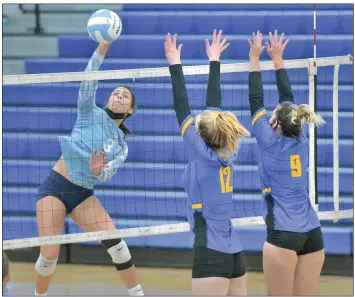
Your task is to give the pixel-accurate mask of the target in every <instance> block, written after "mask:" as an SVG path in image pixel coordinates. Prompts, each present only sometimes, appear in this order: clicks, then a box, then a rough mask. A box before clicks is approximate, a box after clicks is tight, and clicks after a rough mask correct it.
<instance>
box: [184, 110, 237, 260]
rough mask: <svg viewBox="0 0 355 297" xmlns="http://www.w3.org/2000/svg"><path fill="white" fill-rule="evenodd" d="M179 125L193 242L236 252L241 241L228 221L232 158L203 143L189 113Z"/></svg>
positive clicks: (231, 185) (231, 207)
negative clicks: (220, 154) (221, 155)
mask: <svg viewBox="0 0 355 297" xmlns="http://www.w3.org/2000/svg"><path fill="white" fill-rule="evenodd" d="M181 127H182V130H181V132H182V135H183V138H184V143H185V146H186V149H187V152H188V159H189V162H188V165H187V167H186V169H185V172H184V174H183V187H184V188H185V191H186V193H187V196H188V202H187V210H188V211H187V213H188V221H189V224H190V227H191V230H193V231H194V234H195V245H196V246H204V247H207V248H210V249H213V250H216V251H220V252H224V253H229V254H232V253H238V252H240V251H242V245H241V243H240V241H239V237H238V234H237V229H235V228H233V226H232V223H231V219H232V210H233V200H232V198H233V167H232V160H233V158H230V159H229V160H225V159H223V158H222V157H220V156H219V155H218V154H217V153H216V152H215V151H214V150H213V149H212V148H211V147H209V146H208V145H207V144H206V142H205V141H204V140H203V139H202V138H201V136H200V134H199V133H198V131H197V129H196V127H195V124H194V118H193V117H192V115H189V116H188V117H187V118H186V119H185V120H184V121H183V123H182V124H181Z"/></svg>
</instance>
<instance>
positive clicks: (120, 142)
mask: <svg viewBox="0 0 355 297" xmlns="http://www.w3.org/2000/svg"><path fill="white" fill-rule="evenodd" d="M103 59H104V56H100V55H98V54H97V53H96V52H95V53H94V54H93V55H92V57H91V59H90V61H89V64H88V65H87V67H86V70H85V71H97V70H99V68H100V65H101V63H102V61H103ZM97 87H98V81H84V82H82V83H81V86H80V90H79V97H78V116H77V120H76V122H75V125H74V128H73V131H72V133H71V135H70V136H60V137H59V142H60V146H61V150H62V154H63V157H64V160H65V164H66V167H67V169H68V172H69V176H70V178H71V180H72V181H73V183H74V184H76V185H79V186H81V187H84V188H86V189H93V187H94V184H95V181H96V179H99V180H100V181H103V182H104V181H106V180H109V179H110V178H112V177H113V176H114V174H115V173H116V171H117V169H118V167H120V165H121V164H122V163H123V162H124V161H125V160H126V158H127V154H128V147H127V144H126V142H125V134H124V133H123V131H122V130H121V129H120V128H119V127H118V126H117V125H116V123H115V122H114V121H113V120H112V119H111V118H110V117H109V116H108V114H107V113H106V112H105V111H104V110H102V109H101V108H99V107H98V106H96V104H95V97H96V90H97ZM102 148H104V150H105V152H106V154H107V162H108V163H107V165H108V166H109V167H108V168H102V169H101V174H100V175H99V176H94V175H93V173H92V171H91V169H90V158H91V156H92V153H93V150H97V151H98V152H101V150H102Z"/></svg>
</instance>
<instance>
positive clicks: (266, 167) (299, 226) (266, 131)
mask: <svg viewBox="0 0 355 297" xmlns="http://www.w3.org/2000/svg"><path fill="white" fill-rule="evenodd" d="M252 126H253V134H254V135H255V137H256V140H257V142H258V146H259V150H260V154H261V156H260V162H259V173H260V180H261V186H262V192H263V203H262V204H263V216H264V220H265V222H266V225H267V229H268V230H280V231H291V232H308V231H310V230H312V229H315V228H317V227H319V226H320V222H319V219H318V216H317V214H316V212H315V210H314V209H313V207H312V204H311V202H310V200H309V195H308V170H307V169H308V154H309V144H308V139H307V138H306V137H305V136H304V135H303V134H301V136H300V138H299V139H294V138H291V137H284V136H281V135H278V134H277V133H276V132H275V131H274V130H273V128H272V127H271V125H270V124H269V119H268V117H267V115H266V110H265V108H262V109H260V110H258V111H256V112H255V114H254V116H253V119H252Z"/></svg>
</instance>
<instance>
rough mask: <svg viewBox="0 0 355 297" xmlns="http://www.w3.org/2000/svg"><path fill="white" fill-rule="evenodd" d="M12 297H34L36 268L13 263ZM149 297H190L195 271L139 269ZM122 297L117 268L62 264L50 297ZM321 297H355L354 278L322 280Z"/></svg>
mask: <svg viewBox="0 0 355 297" xmlns="http://www.w3.org/2000/svg"><path fill="white" fill-rule="evenodd" d="M10 269H11V284H10V286H11V292H10V294H11V295H20V296H33V290H34V283H33V280H34V274H33V269H34V264H32V263H17V262H13V263H11V267H10ZM137 271H138V276H139V279H140V282H141V285H142V287H143V290H144V293H145V295H150V296H152V295H153V296H157V295H160V296H164V295H165V296H167V295H180V296H181V295H190V284H191V270H189V269H171V268H141V267H138V268H137ZM265 294H266V292H265V289H264V283H263V274H262V273H259V272H249V273H248V295H265ZM71 295H75V296H120V295H121V296H122V295H127V291H126V290H125V289H124V287H123V286H122V284H121V282H120V281H119V280H118V279H117V275H116V273H115V270H114V268H113V267H110V266H98V265H95V266H94V265H74V264H73V265H71V264H58V265H57V269H56V272H55V274H54V277H53V283H52V286H51V288H50V290H49V292H48V296H71ZM318 295H323V296H324V295H338V296H339V295H343V296H344V295H348V296H354V292H353V278H351V277H340V276H322V277H321V282H320V286H319V290H318Z"/></svg>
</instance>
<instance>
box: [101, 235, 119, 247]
mask: <svg viewBox="0 0 355 297" xmlns="http://www.w3.org/2000/svg"><path fill="white" fill-rule="evenodd" d="M121 242H122V239H121V238H115V239H106V240H103V241H101V244H102V245H103V247H104V248H105V249H106V250H108V249H109V248H111V247H113V246H115V245H118V244H119V243H121Z"/></svg>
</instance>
